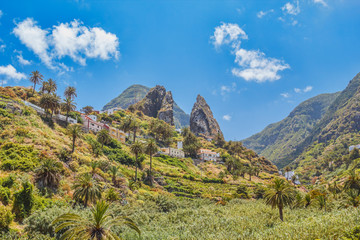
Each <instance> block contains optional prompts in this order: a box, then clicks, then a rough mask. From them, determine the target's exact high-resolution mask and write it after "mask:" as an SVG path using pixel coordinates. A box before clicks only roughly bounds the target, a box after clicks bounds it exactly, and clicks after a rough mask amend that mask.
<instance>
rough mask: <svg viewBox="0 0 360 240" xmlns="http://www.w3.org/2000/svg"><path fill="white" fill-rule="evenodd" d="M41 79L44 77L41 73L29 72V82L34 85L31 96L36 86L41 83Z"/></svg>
mask: <svg viewBox="0 0 360 240" xmlns="http://www.w3.org/2000/svg"><path fill="white" fill-rule="evenodd" d="M43 77H44V76H43V75H41V73H40V72H39V71H38V70H36V71H33V72H31V74H30V82H32V83H33V84H34V88H33V94H34V92H35V88H36V84H39V83H41V81H42V80H43Z"/></svg>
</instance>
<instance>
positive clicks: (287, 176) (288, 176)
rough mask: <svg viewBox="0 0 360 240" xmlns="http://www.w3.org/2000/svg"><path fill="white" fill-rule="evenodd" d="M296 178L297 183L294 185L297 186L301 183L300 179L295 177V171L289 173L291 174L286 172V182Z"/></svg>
mask: <svg viewBox="0 0 360 240" xmlns="http://www.w3.org/2000/svg"><path fill="white" fill-rule="evenodd" d="M294 176H295V181H294V183H295V184H296V185H300V181H299V177H298V176H297V175H295V172H294V171H289V172H285V174H284V177H285V178H286V180H288V181H292V179H293V177H294Z"/></svg>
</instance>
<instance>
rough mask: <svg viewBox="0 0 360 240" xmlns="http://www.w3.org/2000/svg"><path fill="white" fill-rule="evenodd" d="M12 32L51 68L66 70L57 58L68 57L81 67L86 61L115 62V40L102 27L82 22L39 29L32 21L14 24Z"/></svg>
mask: <svg viewBox="0 0 360 240" xmlns="http://www.w3.org/2000/svg"><path fill="white" fill-rule="evenodd" d="M13 33H14V34H15V36H17V37H18V38H19V39H20V41H21V42H22V43H23V44H24V45H25V46H27V47H28V48H29V49H30V50H32V51H33V52H34V53H35V54H36V55H37V56H38V57H39V58H40V59H41V61H42V62H43V63H44V64H45V65H46V66H47V67H49V68H51V69H57V70H60V71H61V70H65V71H68V70H69V69H70V68H69V67H67V66H65V65H64V64H63V63H61V62H58V61H59V60H60V59H62V58H64V57H66V56H68V57H70V58H71V59H72V60H73V61H75V62H78V63H79V64H81V65H86V59H87V58H98V59H102V60H108V59H110V58H112V57H114V58H115V59H118V57H119V55H120V52H119V50H118V47H119V40H118V38H117V36H116V35H115V34H113V33H109V32H106V31H105V30H103V29H102V28H99V27H93V28H89V27H86V26H84V25H83V23H82V22H80V21H77V20H74V21H72V22H70V23H59V24H58V25H57V26H53V27H52V30H49V31H48V30H43V29H41V27H40V26H38V24H37V22H36V21H34V20H33V19H32V18H27V19H25V20H24V21H22V22H20V23H17V24H16V27H15V28H14V31H13Z"/></svg>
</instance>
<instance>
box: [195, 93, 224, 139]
mask: <svg viewBox="0 0 360 240" xmlns="http://www.w3.org/2000/svg"><path fill="white" fill-rule="evenodd" d="M190 130H191V131H192V132H193V133H194V134H196V135H197V136H203V137H206V138H214V137H215V136H217V135H218V134H220V135H221V137H223V133H222V132H221V129H220V126H219V124H218V122H217V121H216V119H215V118H214V116H213V113H212V111H211V109H210V107H209V105H208V104H207V102H206V101H205V99H204V98H203V97H202V96H201V95H200V94H199V95H198V96H197V97H196V102H195V104H194V106H193V108H192V111H191V115H190Z"/></svg>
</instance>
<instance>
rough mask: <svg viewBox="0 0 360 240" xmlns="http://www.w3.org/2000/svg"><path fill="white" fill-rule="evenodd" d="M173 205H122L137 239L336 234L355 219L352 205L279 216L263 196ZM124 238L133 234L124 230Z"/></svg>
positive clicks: (318, 236)
mask: <svg viewBox="0 0 360 240" xmlns="http://www.w3.org/2000/svg"><path fill="white" fill-rule="evenodd" d="M177 206H178V207H177V209H176V210H173V211H170V212H167V213H164V212H159V211H156V210H155V209H156V207H155V206H153V205H152V204H151V203H148V204H146V202H145V204H144V205H143V206H137V207H132V208H129V207H122V208H121V211H120V212H123V213H126V214H127V215H129V216H130V217H131V218H132V219H133V220H135V222H137V223H138V224H139V227H140V229H141V231H142V234H141V239H198V240H199V239H339V238H341V236H343V235H344V233H345V232H347V231H350V230H351V229H352V228H353V227H355V226H356V225H357V224H359V220H360V217H359V210H358V209H354V208H348V209H340V210H333V211H331V212H326V213H325V212H324V211H320V210H318V209H317V208H309V209H295V210H290V209H285V213H284V214H285V219H284V220H285V221H284V222H281V221H280V220H279V216H278V211H277V210H276V209H271V208H270V207H269V206H267V205H265V204H264V203H263V201H261V200H259V201H249V200H233V201H231V202H229V203H228V204H227V205H225V206H221V205H215V203H214V202H211V201H207V200H193V201H190V200H182V201H177ZM121 236H122V237H123V238H124V239H138V238H137V236H136V235H135V234H134V233H133V232H131V231H128V230H124V232H123V233H122V234H121Z"/></svg>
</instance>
